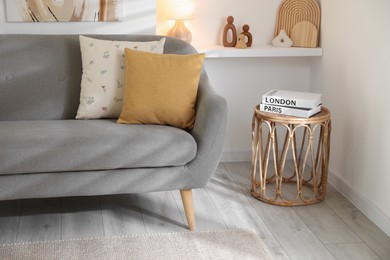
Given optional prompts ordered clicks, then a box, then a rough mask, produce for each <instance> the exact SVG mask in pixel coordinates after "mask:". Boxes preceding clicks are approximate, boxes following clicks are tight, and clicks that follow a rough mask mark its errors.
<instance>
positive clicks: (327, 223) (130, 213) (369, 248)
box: [0, 162, 390, 260]
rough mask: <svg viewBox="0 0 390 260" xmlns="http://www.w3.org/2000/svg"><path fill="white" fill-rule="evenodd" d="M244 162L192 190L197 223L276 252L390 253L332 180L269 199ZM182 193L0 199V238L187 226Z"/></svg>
mask: <svg viewBox="0 0 390 260" xmlns="http://www.w3.org/2000/svg"><path fill="white" fill-rule="evenodd" d="M250 172H251V163H250V162H239V163H236V162H235V163H221V164H220V165H219V167H218V170H217V172H216V174H215V175H214V177H213V179H212V180H211V182H210V183H209V184H208V185H207V187H206V188H205V189H198V190H194V192H193V195H194V207H195V218H196V225H197V230H224V229H234V228H250V229H254V230H256V232H257V233H258V234H259V235H260V237H261V238H262V239H263V240H264V242H265V243H266V245H267V246H268V248H269V249H270V251H271V253H272V254H273V255H274V257H275V259H300V260H301V259H326V260H329V259H354V260H356V259H365V260H366V259H382V260H389V259H390V238H389V237H388V236H387V235H386V234H384V233H383V232H382V231H381V230H380V229H379V228H377V227H376V226H375V225H374V224H373V223H372V222H371V221H370V220H368V219H367V217H365V216H364V215H363V214H362V213H361V212H360V211H359V210H358V209H357V208H356V207H355V206H353V205H352V204H351V203H350V202H349V201H348V200H346V199H345V198H344V197H343V196H342V195H341V194H340V193H339V192H337V191H336V190H335V189H333V188H332V187H329V188H328V193H327V195H326V199H325V201H323V202H322V203H319V204H316V205H311V206H301V207H279V206H272V205H269V204H266V203H263V202H260V201H258V200H256V199H254V198H253V197H252V196H251V194H250V186H251V184H250ZM186 231H187V229H186V224H185V215H184V211H183V207H182V204H181V199H180V193H179V192H178V191H172V192H158V193H148V194H136V195H135V194H132V195H118V196H101V197H84V198H59V199H39V200H38V199H34V200H18V201H2V202H0V244H1V243H12V242H24V241H36V240H58V239H71V238H83V237H95V236H118V235H131V234H145V233H162V232H186Z"/></svg>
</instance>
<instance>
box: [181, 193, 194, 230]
mask: <svg viewBox="0 0 390 260" xmlns="http://www.w3.org/2000/svg"><path fill="white" fill-rule="evenodd" d="M180 195H181V200H182V201H183V206H184V212H185V213H186V218H187V223H188V228H189V229H190V230H191V231H194V230H195V214H194V207H193V205H192V190H191V189H189V190H180Z"/></svg>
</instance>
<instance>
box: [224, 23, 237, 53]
mask: <svg viewBox="0 0 390 260" xmlns="http://www.w3.org/2000/svg"><path fill="white" fill-rule="evenodd" d="M226 21H227V24H226V25H225V28H224V29H223V35H222V44H223V46H225V47H235V46H236V44H237V29H236V27H235V26H234V24H233V22H234V18H233V16H228V17H227V19H226ZM229 30H230V31H231V32H232V40H231V41H230V42H229V41H228V32H229Z"/></svg>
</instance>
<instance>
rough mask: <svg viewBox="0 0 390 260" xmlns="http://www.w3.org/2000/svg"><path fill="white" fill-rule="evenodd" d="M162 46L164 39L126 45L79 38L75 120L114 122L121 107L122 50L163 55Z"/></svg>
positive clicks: (119, 42)
mask: <svg viewBox="0 0 390 260" xmlns="http://www.w3.org/2000/svg"><path fill="white" fill-rule="evenodd" d="M164 44H165V38H162V39H161V40H160V41H151V42H127V41H108V40H98V39H93V38H89V37H85V36H80V48H81V57H82V66H83V74H82V79H81V93H80V105H79V108H78V111H77V115H76V118H77V119H95V118H115V119H116V118H118V117H119V114H120V112H121V109H122V104H123V86H124V79H125V58H124V57H125V56H124V49H125V48H130V49H137V50H141V51H147V52H154V53H163V51H164Z"/></svg>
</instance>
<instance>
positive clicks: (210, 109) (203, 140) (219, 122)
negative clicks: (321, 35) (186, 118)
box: [187, 71, 227, 187]
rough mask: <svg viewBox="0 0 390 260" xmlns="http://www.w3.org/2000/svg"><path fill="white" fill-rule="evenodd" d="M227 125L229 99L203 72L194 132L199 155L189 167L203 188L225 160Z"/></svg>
mask: <svg viewBox="0 0 390 260" xmlns="http://www.w3.org/2000/svg"><path fill="white" fill-rule="evenodd" d="M226 126H227V103H226V100H225V98H223V97H222V96H220V95H218V94H217V93H216V92H215V91H214V89H213V88H212V86H211V84H210V81H209V79H208V77H207V74H206V72H205V71H203V73H202V76H201V78H200V82H199V90H198V96H197V104H196V118H195V124H194V128H193V129H192V130H191V132H190V133H191V135H192V136H193V137H194V138H195V141H196V143H197V154H196V157H195V158H194V159H193V160H192V161H191V162H190V163H189V164H188V168H187V169H188V171H189V172H190V174H191V175H192V177H193V178H194V180H195V181H196V183H197V184H198V185H199V186H200V187H204V186H205V185H206V183H207V182H208V181H209V180H210V178H211V176H212V174H213V173H214V172H215V170H216V168H217V166H218V163H219V161H220V159H221V156H222V151H223V148H224V142H225V137H226Z"/></svg>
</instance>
